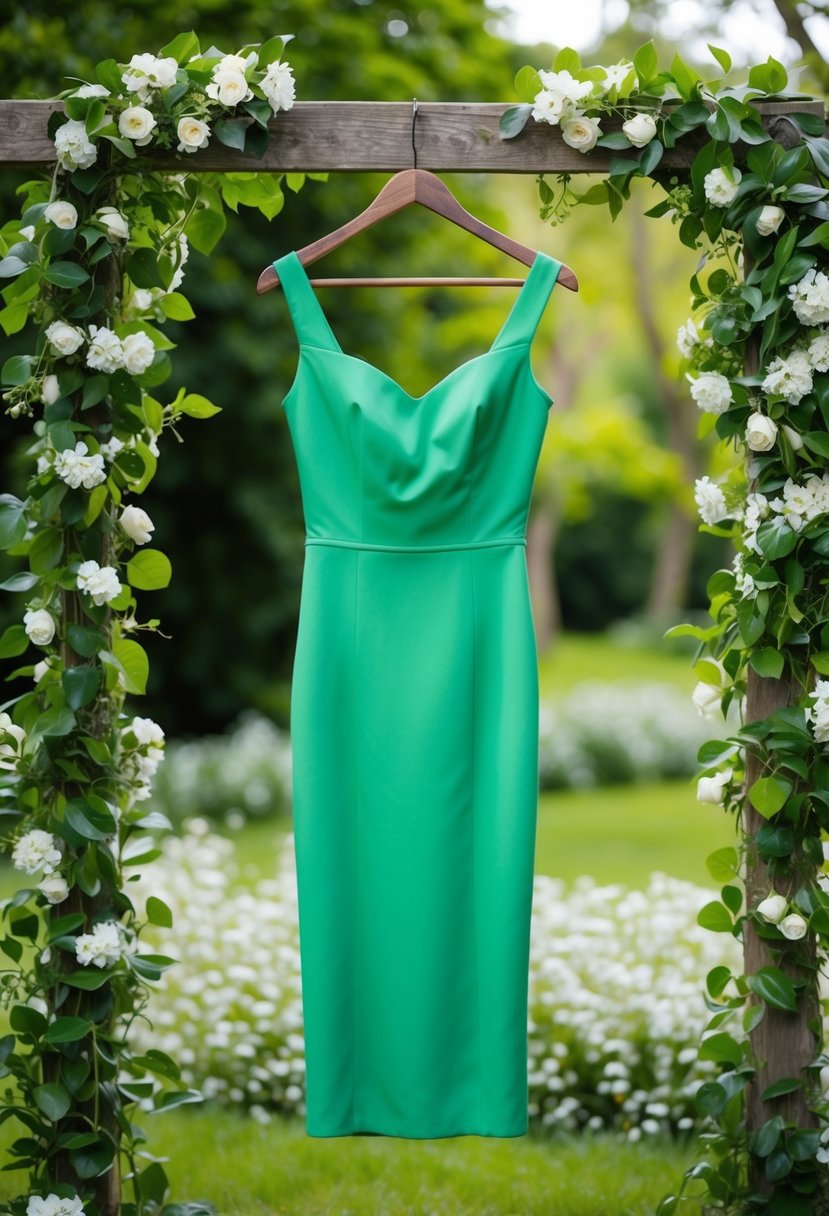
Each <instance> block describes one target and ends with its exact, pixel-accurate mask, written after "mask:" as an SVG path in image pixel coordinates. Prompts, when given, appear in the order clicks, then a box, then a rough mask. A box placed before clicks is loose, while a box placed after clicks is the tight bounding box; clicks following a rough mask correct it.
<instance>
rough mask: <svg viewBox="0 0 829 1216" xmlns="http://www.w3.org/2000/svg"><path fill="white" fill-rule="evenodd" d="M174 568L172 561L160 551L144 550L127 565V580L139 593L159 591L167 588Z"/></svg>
mask: <svg viewBox="0 0 829 1216" xmlns="http://www.w3.org/2000/svg"><path fill="white" fill-rule="evenodd" d="M172 573H173V568H172V566H171V564H170V559H169V557H167V555H166V554H165V553H162V552H161V550H160V549H142V550H141V551H140V552H139V553H136V555H135V557H132V558H130V560H129V562H128V563H127V579H128V580H129V583H130V586H131V587H136V588H137V589H138V590H139V591H157V590H159V589H160V588H161V587H167V586H169V583H170V578H171V577H172Z"/></svg>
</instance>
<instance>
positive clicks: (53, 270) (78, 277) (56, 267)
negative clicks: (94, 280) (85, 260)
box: [43, 262, 89, 288]
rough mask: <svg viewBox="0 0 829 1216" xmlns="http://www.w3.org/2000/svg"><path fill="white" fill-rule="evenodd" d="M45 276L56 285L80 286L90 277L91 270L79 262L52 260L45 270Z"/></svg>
mask: <svg viewBox="0 0 829 1216" xmlns="http://www.w3.org/2000/svg"><path fill="white" fill-rule="evenodd" d="M43 277H44V279H46V280H47V282H49V283H54V284H55V286H56V287H69V288H71V287H79V286H80V285H81V283H85V282H86V281H87V279H88V278H89V271H87V270H84V268H83V266H79V265H78V263H77V262H52V263H51V264H50V265H49V266H47V268H46V269H45V270H44V272H43Z"/></svg>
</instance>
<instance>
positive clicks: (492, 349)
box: [283, 249, 554, 405]
mask: <svg viewBox="0 0 829 1216" xmlns="http://www.w3.org/2000/svg"><path fill="white" fill-rule="evenodd" d="M289 256H290V257H292V258H293V260H294V262H295V263H296V265H297V266H298V267H299V269H300V271H301V272H302V276H303V278H304V279H305V283H306V285H307V287H308V290H309V292H310V293H311V296H312V297H313V299H314V302H315V303H316V306H317V308H318V309H319V313H320V316H321V317H322V319H323V321H324V322H325V328H326V329H327V330H328V333H329V335H330V337H331V340H332V342H333V343H334V347H333V348H332V349H331V350H328V347H325V346H316V345H315V344H314V343H310V342H308V343H303V342H300V343H299V347H300V350H301V349H302V347H303V346H310V347H311V348H312V349H314V350H326V351H328V353H329V354H334V355H340V356H342V357H343V358H344V359H351V360H354V361H355V362H357V363H362V364H363V365H364V366H366V367H370V368H372V370H373V371H375V372H377V373H378V375H380V376H382V377H383V379H384V380H387V381H388V383H389V384H392V385H394V387H395V388H396V389H397V390H398V391H399V392H401V393H402V394H403V396H404V397H407V398H408V400H409V401H413V402H421V401H425V400H426V399H427V397H430V396H431V395H432V393H434V392H437V390H438V389H439V388H442V387H443V385H444V384H446V382H447V381H448V380H449V379H450V378H451V377H452V376H454V375H455V373H456V372H459V371H462V370H463V369H464V368H466V367H468V366H469V365H470V364H471V363H476V362H478V361H479V360H481V359H487V358H488V357H489V356H490V355H492V354H495V353H497V351H499V350H509V349H510V348H511V346H524V345H526V346H527V350H528V355H529V347H530V342H527V343H523V342H516V343H505V344H504V346H499V345H498V343H499V341H500V339H501V337H502V336H503V334H504V333H505V332H506V331H507V328H508V326H509V324H510V322H511V321H512V319H513V317H514V316H515V315H516V314H517V312H518V305H519V302H520V300H521V299H522V298H523V296H524V293H525V292H526V290H527V286H528V284H529V283H530V282H531V280H532V279H533V272H536V273H537V272H538V269H539V268H540V266H541V265H542V263H543V261H544V259H545V257H546V256H547V255H546V254H545V253H544V252H543V250H541V249H539V250H538V251H537V252H536V255H535V257H534V258H533V261H532V265H531V266H530V268H529V270H528V271H527V274H526V276H525V278H524V282H523V283H522V284H521V286H520V287H519V289H518V294H517V295H516V297H515V299H514V300H513V302H512V305H511V307H510V309H509V312H508V313H507V315H506V317H505V319H504V322H503V324H502V325H501V328H500V329H499V330H498V333H497V334H496V335H495V337H494V339H493V340H492V343H491V344H490V346H489V349H488V350H485V351H482V352H481V353H480V354H478V355H473V356H472V358H471V359H465V360H464V361H463V363H460V364H458V366H457V367H453V368H452V369H451V370H450V371H448V372H447V373H446V375H445V376H442V377H441V379H440V380H438V382H437V384H433V385H432V387H431V388H429V389H427V390H426V392H425V393H421V394H420V395H419V396H415V395H414V394H413V393H410V392H409V391H408V390H407V389H405V388H404V387H403V385H402V384H401V383H400V381H399V380H395V378H394V376H390V375H389V373H388V372H384V371H383V369H382V368H381V367H378V366H377V365H376V364H375V363H372V362H371V361H370V360H369V359H366V358H364V357H363V356H362V355H351V354H349V353H348V351H345V350H343V348H342V346H341V345H340V343H339V341H338V339H337V336H336V334H335V333H334V331H333V329H332V328H331V322H330V321H329V320H328V317H327V315H326V312H325V309H324V308H323V306H322V303H321V302H320V298H319V296H318V295H317V293H316V291H315V290H314V287H313V284H312V283H311V279H310V277H309V275H308V271H307V270H306V269H305V267H304V266H303V264H302V260H301V258H300V256H299V254H298V253H297V251H296V250H295V249H292V250H291V252H290V255H289ZM551 260H552V259H551ZM528 362H529V358H528ZM297 370H298V369H297ZM530 376H531V378H532V381H533V384H534V385H535V386H536V388H538V389H539V390H540V392H541V393H542V394H543V395H544V396H545V397H547V398H548V401H549V404H550V405H551V404H552V403H553V400H554V398H552V397H550V395H549V393H547V392H546V390H545V389H543V388H542V387H541V385H540V384H539V383H538V381H537V380H536V378H535V376H534V375H533V372H532V368H530ZM292 390H293V385H292V386H291V388H290V389H289V390H288V394H286V396H288V395H290V393H291V391H292ZM283 400H284V398H283Z"/></svg>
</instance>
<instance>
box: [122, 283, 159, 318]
mask: <svg viewBox="0 0 829 1216" xmlns="http://www.w3.org/2000/svg"><path fill="white" fill-rule="evenodd" d="M158 290H159V291H161V288H159V289H158ZM161 294H162V295H164V294H165V293H164V292H163V291H162V292H161ZM154 303H155V296H154V295H153V293H152V290H151V289H150V288H149V287H136V289H135V291H134V292H133V293H132V295H131V296H130V299H129V306H130V309H131V310H132V311H134V312H146V311H147V309H148V308H152V306H153V304H154Z"/></svg>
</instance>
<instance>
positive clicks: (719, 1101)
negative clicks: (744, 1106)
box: [694, 1081, 728, 1118]
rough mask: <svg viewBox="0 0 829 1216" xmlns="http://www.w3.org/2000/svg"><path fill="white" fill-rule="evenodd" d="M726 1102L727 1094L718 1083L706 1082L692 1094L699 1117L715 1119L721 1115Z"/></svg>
mask: <svg viewBox="0 0 829 1216" xmlns="http://www.w3.org/2000/svg"><path fill="white" fill-rule="evenodd" d="M727 1102H728V1094H727V1093H726V1092H725V1090H724V1089H723V1087H722V1085H720V1083H719V1082H718V1081H706V1082H705V1083H704V1084H702V1085H700V1087H699V1089H698V1090H697V1092H696V1093H695V1094H694V1103H695V1105H696V1108H697V1110H698V1111H699V1113H700V1114H701V1115H710V1116H712V1117H713V1118H716V1117H717V1115H721V1114H722V1112H723V1110H724V1109H725V1105H726V1103H727Z"/></svg>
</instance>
